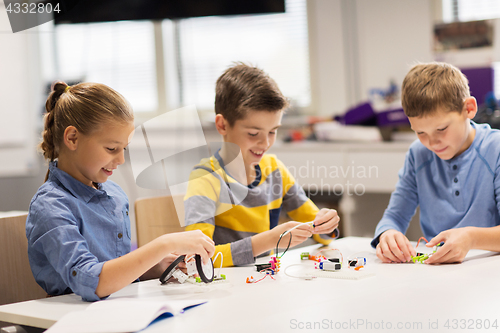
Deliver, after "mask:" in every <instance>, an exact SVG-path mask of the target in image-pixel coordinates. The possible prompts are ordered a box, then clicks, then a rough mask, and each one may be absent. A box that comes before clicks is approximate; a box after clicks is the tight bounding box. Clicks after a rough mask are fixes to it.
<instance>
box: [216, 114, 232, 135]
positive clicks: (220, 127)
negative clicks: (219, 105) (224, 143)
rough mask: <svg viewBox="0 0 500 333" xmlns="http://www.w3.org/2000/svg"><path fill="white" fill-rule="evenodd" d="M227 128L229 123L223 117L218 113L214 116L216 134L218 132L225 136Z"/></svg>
mask: <svg viewBox="0 0 500 333" xmlns="http://www.w3.org/2000/svg"><path fill="white" fill-rule="evenodd" d="M228 127H229V123H228V122H227V120H226V118H224V116H223V115H221V114H220V113H219V114H217V115H215V128H217V132H219V134H220V135H226V134H227V129H228Z"/></svg>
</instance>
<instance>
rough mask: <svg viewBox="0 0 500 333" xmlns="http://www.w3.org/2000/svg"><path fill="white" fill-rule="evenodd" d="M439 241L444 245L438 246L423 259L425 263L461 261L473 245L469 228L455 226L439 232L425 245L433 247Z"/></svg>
mask: <svg viewBox="0 0 500 333" xmlns="http://www.w3.org/2000/svg"><path fill="white" fill-rule="evenodd" d="M441 242H444V245H443V246H441V247H439V248H438V250H437V251H436V253H434V254H433V255H432V256H431V257H430V258H429V259H427V260H426V261H424V262H425V263H426V264H451V263H455V262H462V261H463V260H464V258H465V256H466V255H467V253H468V252H469V250H470V249H472V247H473V240H472V237H471V234H470V228H468V227H465V228H457V229H450V230H446V231H443V232H440V233H439V234H438V235H437V236H436V237H434V238H433V239H431V240H430V241H429V243H427V244H426V246H427V247H433V246H435V245H437V244H439V243H441Z"/></svg>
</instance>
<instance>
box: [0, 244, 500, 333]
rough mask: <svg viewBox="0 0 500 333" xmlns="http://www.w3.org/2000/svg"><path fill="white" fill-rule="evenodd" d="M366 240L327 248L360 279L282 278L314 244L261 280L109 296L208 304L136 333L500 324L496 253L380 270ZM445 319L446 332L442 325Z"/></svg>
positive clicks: (27, 319) (49, 303)
mask: <svg viewBox="0 0 500 333" xmlns="http://www.w3.org/2000/svg"><path fill="white" fill-rule="evenodd" d="M369 242H370V239H368V238H357V237H348V238H343V239H339V240H337V241H335V242H334V244H332V246H334V247H336V248H338V249H340V250H341V251H342V253H343V256H344V260H345V261H347V257H349V256H350V255H352V254H354V253H356V252H360V251H366V252H364V253H360V254H359V255H360V256H365V257H366V258H367V259H368V265H367V267H366V271H367V272H368V271H372V272H374V273H375V276H373V277H367V278H365V279H361V280H340V279H332V278H322V277H320V278H316V279H313V280H311V281H306V280H303V279H298V278H293V277H289V276H287V275H285V274H284V269H286V267H287V266H289V265H292V264H301V263H302V264H305V265H314V264H313V262H311V261H309V262H307V263H304V261H303V262H301V261H300V258H299V254H300V253H301V252H303V251H306V250H309V251H310V252H314V250H315V249H316V248H318V246H317V245H313V246H310V247H307V248H302V249H295V250H292V251H289V252H288V253H286V254H285V256H284V257H283V258H282V270H281V272H280V273H279V274H278V275H277V276H276V280H272V279H270V278H269V277H268V278H266V279H264V280H263V281H261V282H259V283H256V284H247V283H245V279H246V277H247V276H250V275H253V276H254V277H257V276H258V275H259V274H258V273H256V272H255V271H254V270H253V267H251V266H248V267H235V268H225V269H223V270H222V273H223V274H226V276H227V278H228V282H227V283H218V284H209V285H205V286H195V285H191V284H185V285H178V284H177V285H166V286H162V285H160V284H159V282H158V281H157V280H154V281H146V282H141V283H136V284H132V285H130V286H128V287H126V288H124V289H123V290H121V291H120V292H117V293H115V294H113V295H111V297H110V298H112V299H113V298H118V297H132V298H144V299H159V298H168V299H208V303H207V304H204V305H201V306H199V307H196V308H193V309H190V310H188V311H186V312H185V313H184V314H181V315H178V316H175V317H172V318H168V319H164V320H161V321H159V322H156V323H154V324H153V325H151V326H149V327H148V328H147V329H146V330H145V332H182V333H189V332H196V333H198V332H238V333H243V332H257V331H265V332H271V331H274V332H288V331H291V332H296V331H308V332H320V331H345V332H350V331H352V332H373V331H380V332H384V331H386V330H389V331H391V329H389V326H390V327H392V331H394V332H427V331H433V332H443V331H453V332H456V331H461V330H460V329H459V328H460V325H464V324H465V327H470V326H471V325H473V327H474V329H472V330H471V329H464V331H468V332H471V331H473V332H478V331H481V330H479V329H476V328H475V327H476V326H474V325H479V324H478V323H479V321H481V323H482V325H483V327H484V325H485V324H486V320H489V323H490V325H492V324H493V323H494V321H495V320H497V325H500V313H499V311H498V310H499V308H500V290H499V288H498V287H497V284H498V279H499V277H500V257H499V256H498V255H496V254H494V253H491V252H485V251H471V252H470V253H469V254H468V256H467V258H466V260H465V261H464V262H463V263H462V264H455V265H438V266H429V265H423V264H382V263H381V262H380V261H379V260H378V259H376V256H375V253H374V250H373V249H371V247H370V245H369ZM259 262H265V260H264V259H260V260H259ZM297 269H301V267H298V266H294V267H290V269H289V270H287V273H291V274H298V273H299V272H298V271H297ZM332 274H335V273H332ZM88 305H89V303H85V302H82V301H81V299H80V297H79V296H75V295H65V296H59V297H53V298H49V299H42V300H36V301H28V302H22V303H16V304H9V305H4V306H0V321H9V322H14V323H18V324H24V325H31V326H37V327H44V328H45V327H49V326H50V325H51V324H53V323H54V322H55V321H57V320H58V319H59V318H61V317H62V316H63V315H64V314H66V313H68V312H70V311H74V310H82V309H84V308H86V307H87V306H88ZM454 319H456V320H457V322H454V321H453V320H454ZM447 320H448V324H449V329H446V327H445V326H444V325H445V324H446V322H447ZM460 320H465V322H460ZM472 320H473V321H472ZM471 323H473V324H471ZM455 324H456V327H457V329H455V330H453V329H452V328H453V325H455ZM308 325H309V326H308ZM315 325H316V326H315ZM430 325H431V328H434V327H436V325H438V326H437V327H438V329H429V326H430ZM398 326H399V329H398ZM307 327H310V329H307ZM492 330H493V329H492V328H490V329H489V330H485V331H488V332H489V331H492Z"/></svg>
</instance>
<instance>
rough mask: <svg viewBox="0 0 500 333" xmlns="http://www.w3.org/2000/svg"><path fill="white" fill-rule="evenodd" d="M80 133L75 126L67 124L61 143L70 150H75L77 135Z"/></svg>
mask: <svg viewBox="0 0 500 333" xmlns="http://www.w3.org/2000/svg"><path fill="white" fill-rule="evenodd" d="M79 135H80V133H79V132H78V130H77V129H76V127H75V126H68V127H66V129H65V130H64V135H63V143H64V145H65V146H66V147H67V148H68V149H69V150H71V151H74V150H76V148H77V147H78V142H79V141H78V137H79Z"/></svg>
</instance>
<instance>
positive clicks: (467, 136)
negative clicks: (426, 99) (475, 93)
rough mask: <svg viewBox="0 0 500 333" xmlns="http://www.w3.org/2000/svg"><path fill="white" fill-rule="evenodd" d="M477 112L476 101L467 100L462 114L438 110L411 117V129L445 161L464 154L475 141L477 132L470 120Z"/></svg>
mask: <svg viewBox="0 0 500 333" xmlns="http://www.w3.org/2000/svg"><path fill="white" fill-rule="evenodd" d="M476 111H477V104H476V100H475V98H473V97H470V98H467V99H466V101H465V104H464V110H462V112H455V111H447V110H444V109H443V108H437V109H436V112H434V113H432V114H431V115H429V116H424V117H409V118H408V119H409V120H410V124H411V128H412V129H413V130H414V131H415V133H417V136H418V139H419V140H420V142H422V144H423V145H424V146H425V147H426V148H427V149H429V150H430V151H432V152H434V153H435V154H436V155H437V156H438V157H439V158H441V159H443V160H449V159H452V158H454V157H456V156H458V155H460V154H462V153H463V152H464V151H465V150H467V148H469V147H470V145H471V144H472V141H473V140H474V136H475V130H474V129H473V128H472V126H471V124H470V121H469V119H472V118H474V116H475V115H476Z"/></svg>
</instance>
